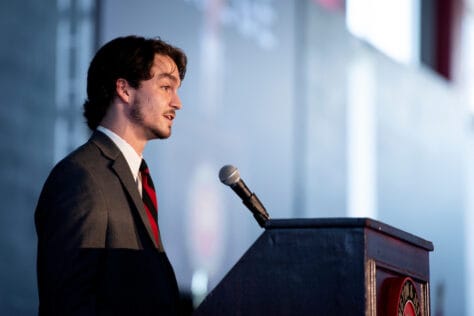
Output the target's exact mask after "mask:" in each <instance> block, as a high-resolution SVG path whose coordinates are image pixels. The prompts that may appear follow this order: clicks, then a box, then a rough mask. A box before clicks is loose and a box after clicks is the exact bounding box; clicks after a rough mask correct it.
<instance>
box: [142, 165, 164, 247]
mask: <svg viewBox="0 0 474 316" xmlns="http://www.w3.org/2000/svg"><path fill="white" fill-rule="evenodd" d="M140 173H141V177H142V200H143V204H144V205H145V210H146V214H147V216H148V220H149V221H150V226H151V230H152V231H153V235H154V236H155V240H156V244H157V245H158V248H160V249H162V245H161V241H160V230H159V228H158V202H157V200H156V191H155V186H154V185H153V181H152V180H151V176H150V170H149V169H148V166H147V164H146V162H145V160H144V159H142V163H141V164H140Z"/></svg>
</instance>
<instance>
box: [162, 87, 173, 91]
mask: <svg viewBox="0 0 474 316" xmlns="http://www.w3.org/2000/svg"><path fill="white" fill-rule="evenodd" d="M161 89H163V90H165V91H169V90H170V89H171V86H161Z"/></svg>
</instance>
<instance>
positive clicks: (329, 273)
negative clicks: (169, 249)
mask: <svg viewBox="0 0 474 316" xmlns="http://www.w3.org/2000/svg"><path fill="white" fill-rule="evenodd" d="M432 250H433V244H432V243H431V242H429V241H426V240H423V239H421V238H419V237H416V236H414V235H411V234H409V233H406V232H403V231H401V230H399V229H396V228H394V227H392V226H389V225H386V224H384V223H381V222H378V221H375V220H372V219H368V218H326V219H278V220H269V221H267V223H266V225H265V232H264V233H263V234H262V235H261V236H260V237H259V238H258V239H257V241H256V242H255V243H254V244H253V245H252V246H251V247H250V249H249V250H248V251H247V252H246V253H245V254H244V255H243V256H242V258H241V259H240V260H239V261H238V262H237V264H236V265H235V266H234V267H233V268H232V269H231V270H230V271H229V273H228V274H227V275H226V276H225V277H224V278H223V280H222V281H221V282H220V283H219V284H218V285H217V286H216V287H215V288H214V290H212V292H211V293H209V295H208V296H207V297H206V299H205V300H204V301H203V302H202V303H201V305H200V306H199V307H198V308H197V309H196V311H195V313H194V315H224V316H230V315H245V316H247V315H285V316H286V315H370V316H375V315H378V316H380V315H390V316H391V315H393V316H396V315H429V314H430V299H429V252H430V251H432ZM399 311H401V314H399Z"/></svg>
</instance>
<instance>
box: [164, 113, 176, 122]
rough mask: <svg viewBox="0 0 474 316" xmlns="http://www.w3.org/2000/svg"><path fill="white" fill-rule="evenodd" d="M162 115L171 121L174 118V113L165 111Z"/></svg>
mask: <svg viewBox="0 0 474 316" xmlns="http://www.w3.org/2000/svg"><path fill="white" fill-rule="evenodd" d="M164 117H166V118H167V119H168V120H170V121H172V120H174V117H175V115H174V114H172V113H167V114H165V115H164Z"/></svg>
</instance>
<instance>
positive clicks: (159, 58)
mask: <svg viewBox="0 0 474 316" xmlns="http://www.w3.org/2000/svg"><path fill="white" fill-rule="evenodd" d="M153 66H154V67H155V68H156V69H157V70H158V71H159V72H165V73H170V74H171V73H174V72H176V74H178V66H176V63H175V62H174V60H173V59H171V57H169V56H166V55H159V54H156V55H155V60H154V62H153Z"/></svg>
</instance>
